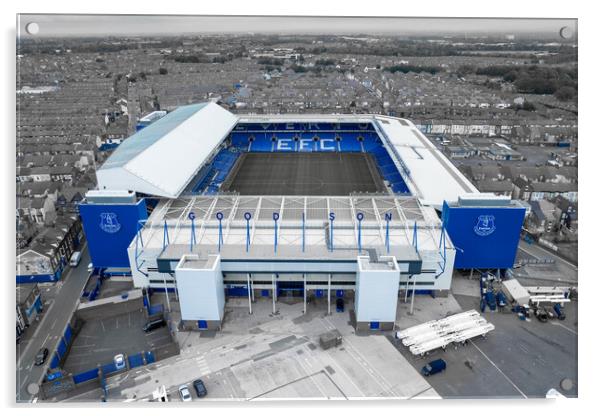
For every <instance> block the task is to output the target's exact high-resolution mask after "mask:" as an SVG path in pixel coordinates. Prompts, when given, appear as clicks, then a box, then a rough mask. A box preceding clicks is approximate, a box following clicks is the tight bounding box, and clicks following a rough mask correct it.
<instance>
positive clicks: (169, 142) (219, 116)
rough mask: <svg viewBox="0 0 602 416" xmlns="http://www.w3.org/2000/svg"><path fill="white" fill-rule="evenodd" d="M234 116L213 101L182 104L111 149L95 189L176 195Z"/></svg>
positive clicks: (170, 196)
mask: <svg viewBox="0 0 602 416" xmlns="http://www.w3.org/2000/svg"><path fill="white" fill-rule="evenodd" d="M237 120H238V118H237V117H236V116H235V115H233V114H232V113H230V112H229V111H227V110H224V109H223V108H222V107H220V106H218V105H217V104H214V103H202V104H194V105H189V106H184V107H180V108H178V109H177V110H175V111H173V112H171V113H169V114H168V115H166V116H165V117H163V118H161V119H160V120H158V121H156V122H155V123H153V124H151V125H150V126H148V127H146V128H144V129H142V130H140V131H139V132H138V133H136V134H134V135H133V136H131V137H129V138H128V139H126V140H125V141H124V142H123V143H122V144H121V145H120V146H119V147H118V148H117V149H116V150H115V152H114V153H113V154H112V155H111V157H110V158H109V159H107V161H106V162H105V164H104V165H103V166H102V167H101V168H100V169H99V170H98V172H97V177H98V185H99V189H127V190H132V191H137V192H143V193H148V194H152V195H157V196H163V197H167V198H176V197H178V196H179V194H180V193H181V192H182V190H183V189H184V188H185V187H186V185H187V184H188V182H190V180H191V179H192V178H193V177H194V175H195V174H196V173H197V172H198V170H199V169H200V168H201V166H202V165H203V163H205V162H206V161H207V158H208V157H209V156H210V155H211V154H212V153H213V151H214V150H215V149H216V147H218V146H219V144H220V143H221V142H222V141H223V140H224V138H225V137H226V136H227V135H228V133H230V131H231V130H232V128H233V127H234V125H235V124H236V122H237Z"/></svg>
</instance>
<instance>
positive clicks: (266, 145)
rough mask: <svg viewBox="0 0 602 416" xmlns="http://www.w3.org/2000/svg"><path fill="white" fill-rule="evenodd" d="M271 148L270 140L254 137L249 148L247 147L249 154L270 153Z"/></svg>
mask: <svg viewBox="0 0 602 416" xmlns="http://www.w3.org/2000/svg"><path fill="white" fill-rule="evenodd" d="M261 136H264V135H261ZM272 148H273V142H272V139H271V138H267V137H255V138H254V139H253V141H252V142H251V146H249V152H271V151H272V150H273V149H272Z"/></svg>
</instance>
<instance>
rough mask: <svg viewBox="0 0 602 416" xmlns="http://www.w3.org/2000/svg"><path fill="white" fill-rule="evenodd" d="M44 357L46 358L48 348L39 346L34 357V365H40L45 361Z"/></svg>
mask: <svg viewBox="0 0 602 416" xmlns="http://www.w3.org/2000/svg"><path fill="white" fill-rule="evenodd" d="M46 358H48V348H40V350H39V351H38V353H37V354H36V358H35V362H34V364H35V365H38V366H39V365H42V364H44V363H45V362H46Z"/></svg>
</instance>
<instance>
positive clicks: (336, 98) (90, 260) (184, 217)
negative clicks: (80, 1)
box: [15, 14, 579, 404]
mask: <svg viewBox="0 0 602 416" xmlns="http://www.w3.org/2000/svg"><path fill="white" fill-rule="evenodd" d="M17 26H18V30H17V56H16V63H17V83H16V100H17V114H16V115H17V129H16V131H17V136H16V144H17V147H16V148H17V154H16V161H17V170H16V183H17V195H16V199H17V201H16V202H17V210H16V221H17V232H16V238H17V247H18V249H17V259H16V265H17V267H16V284H17V289H16V290H17V292H16V293H17V296H16V310H17V322H16V337H17V343H18V346H17V361H16V363H17V374H16V376H17V379H16V385H15V390H16V396H15V397H16V400H17V401H18V402H24V403H28V402H36V403H46V402H61V403H62V402H67V401H78V402H81V403H86V404H87V403H92V402H98V401H107V402H119V403H126V402H127V403H132V402H140V401H157V402H160V401H170V402H184V401H207V400H218V401H234V400H241V399H242V400H259V399H261V400H281V399H286V400H299V399H312V400H327V399H331V398H336V399H350V400H361V399H372V398H381V399H382V398H385V399H389V400H392V399H398V398H423V399H435V398H445V399H452V398H473V399H485V398H542V397H549V396H556V397H557V396H566V397H576V396H577V394H578V378H577V347H576V346H577V305H578V298H577V293H578V290H577V287H578V279H577V266H576V262H577V237H578V230H579V227H578V192H577V167H576V166H577V163H578V152H577V148H578V136H577V127H578V126H577V117H578V106H577V91H578V81H577V68H578V66H577V65H578V60H577V52H578V48H577V37H578V32H577V21H576V20H575V19H495V18H480V19H459V18H432V17H430V18H387V17H383V18H361V17H354V18H344V17H262V16H256V17H248V16H246V17H244V16H158V15H140V16H135V15H128V16H126V15H121V16H117V15H60V14H56V15H42V14H40V15H35V14H22V15H19V16H18V19H17ZM460 214H461V215H460ZM509 218H510V219H512V221H510V220H509ZM466 242H469V243H466Z"/></svg>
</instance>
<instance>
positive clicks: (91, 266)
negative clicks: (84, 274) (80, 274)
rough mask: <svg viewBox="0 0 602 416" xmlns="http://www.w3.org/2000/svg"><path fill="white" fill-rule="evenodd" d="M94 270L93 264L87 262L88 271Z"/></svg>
mask: <svg viewBox="0 0 602 416" xmlns="http://www.w3.org/2000/svg"><path fill="white" fill-rule="evenodd" d="M93 271H94V264H92V263H88V273H92V272H93Z"/></svg>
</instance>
